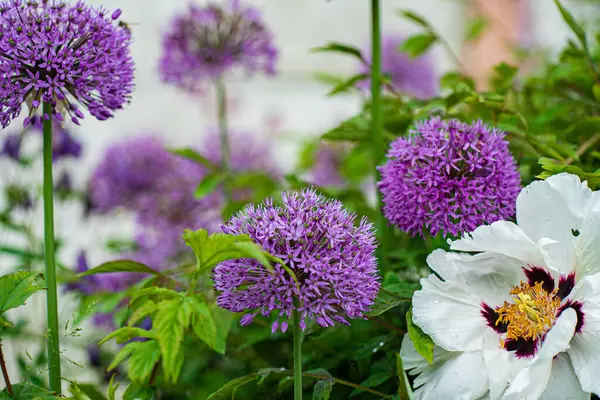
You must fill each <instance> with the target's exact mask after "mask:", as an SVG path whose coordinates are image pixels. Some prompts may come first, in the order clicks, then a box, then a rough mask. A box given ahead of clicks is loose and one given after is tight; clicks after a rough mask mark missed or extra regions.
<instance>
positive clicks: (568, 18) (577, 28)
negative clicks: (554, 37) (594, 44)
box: [554, 0, 588, 50]
mask: <svg viewBox="0 0 600 400" xmlns="http://www.w3.org/2000/svg"><path fill="white" fill-rule="evenodd" d="M554 4H556V7H558V11H560V14H561V15H562V17H563V20H564V21H565V22H566V23H567V25H569V28H571V30H572V31H573V33H574V34H575V35H576V36H577V38H578V39H579V41H580V42H581V45H582V46H583V48H584V49H586V50H587V48H588V44H587V38H586V36H585V31H584V30H583V27H582V26H581V25H580V24H579V22H577V20H576V19H575V17H573V14H571V12H570V11H569V10H567V9H566V8H565V7H564V6H563V5H562V4H561V2H560V1H559V0H554Z"/></svg>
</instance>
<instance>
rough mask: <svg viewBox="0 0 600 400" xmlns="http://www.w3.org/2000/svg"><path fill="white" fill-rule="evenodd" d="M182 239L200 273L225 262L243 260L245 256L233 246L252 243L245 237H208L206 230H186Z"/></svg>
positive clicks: (219, 234)
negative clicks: (192, 253)
mask: <svg viewBox="0 0 600 400" xmlns="http://www.w3.org/2000/svg"><path fill="white" fill-rule="evenodd" d="M183 239H184V240H185V243H186V244H187V245H188V246H189V247H191V248H192V250H193V251H194V254H195V255H196V259H197V260H198V267H199V270H200V271H204V270H206V269H210V268H212V267H213V266H215V265H217V264H218V263H220V262H223V261H226V260H231V259H236V258H245V257H246V254H245V253H243V252H242V251H241V250H239V249H237V248H236V247H234V244H235V243H242V242H252V239H250V237H249V236H247V235H226V234H224V233H213V234H212V235H210V236H208V232H207V231H206V229H199V230H197V231H192V230H189V229H186V231H185V233H184V234H183Z"/></svg>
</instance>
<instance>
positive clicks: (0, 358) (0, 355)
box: [0, 343, 13, 397]
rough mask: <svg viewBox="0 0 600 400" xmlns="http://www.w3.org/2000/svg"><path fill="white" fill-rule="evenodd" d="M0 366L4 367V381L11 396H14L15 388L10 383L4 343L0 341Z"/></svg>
mask: <svg viewBox="0 0 600 400" xmlns="http://www.w3.org/2000/svg"><path fill="white" fill-rule="evenodd" d="M0 367H1V368H2V375H3V376H4V382H5V383H6V391H7V392H8V395H9V396H10V397H13V388H12V385H11V383H10V378H9V376H8V370H7V369H6V362H5V361H4V353H2V343H0Z"/></svg>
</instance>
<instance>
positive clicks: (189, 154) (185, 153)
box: [169, 147, 219, 170]
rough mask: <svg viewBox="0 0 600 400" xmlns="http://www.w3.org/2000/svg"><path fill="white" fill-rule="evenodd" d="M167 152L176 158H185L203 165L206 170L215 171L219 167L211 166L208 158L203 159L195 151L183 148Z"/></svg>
mask: <svg viewBox="0 0 600 400" xmlns="http://www.w3.org/2000/svg"><path fill="white" fill-rule="evenodd" d="M169 152H170V153H172V154H175V155H177V156H180V157H183V158H186V159H188V160H191V161H194V162H195V163H197V164H200V165H203V166H205V167H206V168H208V169H211V170H215V169H218V168H219V166H218V165H216V164H213V162H212V161H210V160H209V159H208V158H206V157H204V156H203V155H202V154H200V153H198V152H197V151H196V150H194V149H191V148H189V147H184V148H181V149H169Z"/></svg>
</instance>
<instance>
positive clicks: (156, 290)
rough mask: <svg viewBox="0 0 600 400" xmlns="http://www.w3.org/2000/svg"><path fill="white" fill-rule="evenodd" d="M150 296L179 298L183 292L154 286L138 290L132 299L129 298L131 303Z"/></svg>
mask: <svg viewBox="0 0 600 400" xmlns="http://www.w3.org/2000/svg"><path fill="white" fill-rule="evenodd" d="M150 296H154V297H156V298H157V299H177V298H180V297H181V294H180V293H177V292H175V291H173V290H171V289H167V288H162V287H157V286H152V287H149V288H144V289H141V290H138V291H136V292H135V293H134V294H132V295H131V299H130V300H129V304H134V303H135V302H136V301H137V300H139V299H142V298H144V297H150Z"/></svg>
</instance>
